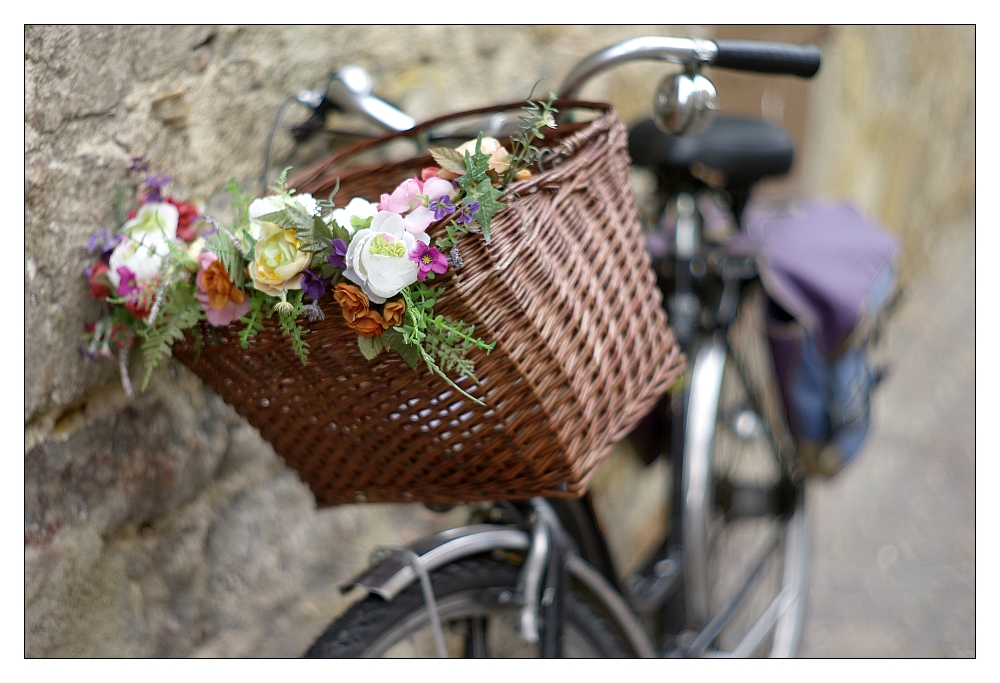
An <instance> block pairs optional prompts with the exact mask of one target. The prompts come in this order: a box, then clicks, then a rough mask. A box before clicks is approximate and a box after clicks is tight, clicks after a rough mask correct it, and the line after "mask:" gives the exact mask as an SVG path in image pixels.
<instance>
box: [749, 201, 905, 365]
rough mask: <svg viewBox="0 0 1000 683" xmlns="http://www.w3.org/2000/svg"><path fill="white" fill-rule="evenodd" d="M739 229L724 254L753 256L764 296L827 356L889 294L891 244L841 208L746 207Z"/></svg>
mask: <svg viewBox="0 0 1000 683" xmlns="http://www.w3.org/2000/svg"><path fill="white" fill-rule="evenodd" d="M744 228H745V233H744V235H741V238H739V239H737V240H734V242H733V244H732V247H731V248H732V250H733V251H737V252H739V251H746V250H748V249H750V250H752V251H753V252H754V253H756V254H757V256H758V262H759V267H760V271H761V280H762V281H763V283H764V287H765V288H766V289H767V292H768V294H769V295H770V296H771V297H772V298H773V299H774V300H775V301H777V302H778V303H779V304H780V305H781V306H782V307H783V308H785V309H786V310H787V311H788V312H789V313H791V314H793V315H794V316H795V317H796V318H797V319H798V320H799V321H800V322H801V323H802V324H803V325H804V326H805V327H806V328H807V329H809V330H810V331H811V332H812V333H813V334H815V336H816V340H817V343H818V346H819V350H820V351H821V352H822V353H823V355H824V356H826V357H827V358H833V357H835V356H836V355H838V354H839V353H840V352H841V351H842V350H843V349H842V348H841V346H842V344H843V343H844V341H845V340H846V339H847V338H848V337H849V336H850V334H851V332H852V331H853V330H854V329H855V328H856V327H857V325H858V323H859V322H861V320H862V319H863V318H864V317H865V315H866V314H868V313H869V312H873V313H874V312H877V310H878V309H879V308H881V306H883V305H884V304H885V303H886V300H887V299H888V297H889V295H890V294H891V290H892V288H893V286H894V282H895V269H896V264H895V261H896V259H897V256H898V254H899V241H898V239H897V238H896V237H895V236H894V235H892V234H890V233H889V232H888V231H887V230H886V229H885V228H883V227H881V226H879V225H878V224H877V223H875V222H874V221H872V220H870V219H867V218H865V217H863V216H861V215H860V214H859V213H858V212H857V211H856V210H855V209H854V208H853V207H851V206H850V205H848V204H842V203H827V202H821V201H817V200H796V201H793V202H785V203H781V204H775V203H767V202H754V203H751V205H750V206H748V208H747V211H746V212H745V214H744Z"/></svg>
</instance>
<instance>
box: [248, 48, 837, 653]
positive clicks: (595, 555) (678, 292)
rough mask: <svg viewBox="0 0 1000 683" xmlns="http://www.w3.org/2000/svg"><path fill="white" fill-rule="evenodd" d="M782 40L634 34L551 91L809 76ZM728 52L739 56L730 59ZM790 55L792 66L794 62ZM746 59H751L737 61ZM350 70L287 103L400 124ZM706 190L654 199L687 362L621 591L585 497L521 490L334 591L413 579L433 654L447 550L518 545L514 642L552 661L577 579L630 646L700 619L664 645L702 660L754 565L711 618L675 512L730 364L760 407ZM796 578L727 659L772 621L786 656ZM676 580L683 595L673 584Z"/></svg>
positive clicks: (377, 557)
mask: <svg viewBox="0 0 1000 683" xmlns="http://www.w3.org/2000/svg"><path fill="white" fill-rule="evenodd" d="M761 45H763V44H761ZM787 47H788V46H775V45H770V46H769V47H768V49H769V50H771V52H770V53H769V54H765V53H764V51H762V52H760V53H759V54H756V55H754V54H751V53H753V51H754V50H755V49H757V48H754V47H753V46H751V47H747V44H743V43H739V44H737V42H732V41H730V42H729V43H726V44H725V45H724V44H723V42H719V43H713V42H712V41H705V40H697V39H677V38H660V37H644V38H636V39H633V40H630V41H625V42H623V43H619V44H617V45H613V46H611V47H609V48H607V49H605V50H602V51H600V52H598V53H595V54H594V55H592V56H591V57H589V58H587V59H586V60H584V61H583V62H581V63H580V64H579V65H578V66H577V67H576V68H575V69H574V70H573V71H572V72H571V73H570V74H569V76H567V78H566V80H565V81H564V83H563V86H562V88H561V90H560V97H561V98H573V97H575V96H576V94H577V93H578V92H579V91H580V89H581V88H582V86H583V85H584V84H585V83H586V82H587V81H588V80H589V79H591V78H592V77H594V76H595V75H596V74H598V73H600V72H602V71H604V70H606V69H608V68H611V67H613V66H616V65H619V64H621V63H624V62H627V61H633V60H642V59H653V60H660V61H667V62H672V63H676V64H680V65H682V67H683V68H684V69H685V71H686V72H689V73H696V72H697V70H698V69H699V68H700V67H701V66H702V65H706V64H712V63H719V64H720V65H722V66H727V65H728V66H735V64H736V63H737V62H738V61H740V60H743V61H744V63H743V65H742V66H738V67H735V68H742V69H744V70H751V71H764V72H776V73H795V74H797V75H805V76H811V75H812V74H813V73H815V70H816V69H818V63H819V62H818V51H815V48H812V50H813V52H814V53H815V54H813V53H809V54H808V55H805V53H803V52H802V51H799V53H798V56H797V57H796V58H797V59H799V60H800V63H799V64H798V66H797V67H796V68H797V69H798V71H796V70H795V69H791V70H788V68H789V67H781V68H778V67H776V66H775V65H776V64H778V63H780V62H781V59H782V58H783V57H784V58H787V57H788V55H782V54H781V52H782V50H783V49H785V48H787ZM740 50H746V51H747V52H746V53H745V54H736V53H739V51H740ZM748 55H749V57H748ZM776 55H777V56H776ZM755 59H756V60H757V61H756V62H755V61H754V60H755ZM768 60H770V61H768ZM810 60H813V61H814V62H815V64H813V63H812V62H811V61H810ZM791 61H793V62H794V61H795V58H792V60H791ZM727 62H728V63H727ZM807 62H808V63H807ZM751 63H753V65H752V66H750V65H749V64H751ZM356 71H357V67H347V68H346V69H342V70H341V71H338V72H336V73H335V74H334V76H331V79H330V81H329V82H328V83H327V86H326V87H325V88H322V89H317V90H316V91H304V92H303V93H300V95H299V98H298V99H299V101H300V102H303V103H306V104H309V105H310V106H312V107H314V109H315V110H316V112H317V114H321V113H322V112H323V111H325V108H330V107H334V108H339V109H341V110H346V111H356V112H359V113H363V114H365V115H367V116H368V117H369V118H370V119H372V120H373V121H375V122H376V123H378V124H379V125H381V126H383V127H385V128H391V129H396V130H404V129H408V128H409V127H412V125H413V124H412V120H407V119H406V118H405V114H402V112H398V111H397V110H395V109H394V108H391V107H389V106H388V105H385V106H384V107H383V106H381V105H380V104H379V103H380V102H381V101H380V100H378V99H377V98H374V97H373V96H372V95H371V83H370V79H369V80H367V81H366V80H365V79H364V78H362V77H361V75H359V74H358V73H356ZM364 75H365V76H367V74H364ZM348 76H350V77H352V78H353V80H352V78H348ZM382 104H384V103H382ZM362 105H364V106H362ZM324 107H325V108H324ZM373 112H374V113H373ZM510 123H511V122H510V121H509V120H507V119H506V118H504V119H503V120H499V119H497V118H496V117H493V118H492V119H491V120H489V121H483V122H475V125H474V126H473V127H476V128H477V131H476V132H478V130H485V131H487V132H488V133H489V134H491V135H495V136H502V135H503V134H504V131H506V130H507V128H508V127H509V124H510ZM321 125H322V117H321V116H314V117H313V118H312V119H310V120H309V121H308V122H307V123H306V124H304V125H303V126H299V127H298V128H297V129H296V137H297V139H298V137H299V135H300V134H301V133H303V131H305V132H307V133H308V132H309V131H312V132H315V131H317V130H319V128H320V127H321ZM276 127H277V121H276V122H275V128H276ZM470 130H471V129H470ZM476 132H473V133H472V134H471V136H470V135H464V132H452V133H450V134H449V137H451V136H459V137H463V136H464V137H474V136H475V134H476ZM272 133H273V130H272ZM269 148H270V143H269ZM268 162H269V159H268V160H266V161H265V177H264V181H265V183H266V180H267V177H266V176H267V166H266V164H267V163H268ZM682 185H683V186H682ZM710 191H712V190H711V189H710V188H708V186H707V185H705V184H704V183H702V182H701V181H699V180H698V179H697V178H695V177H694V176H690V177H688V178H686V179H685V182H684V183H682V184H679V185H677V186H676V187H673V188H669V190H668V192H667V193H665V195H666V196H665V197H664V199H665V200H666V203H667V204H669V203H670V202H673V205H672V206H673V208H676V210H677V216H678V218H677V221H676V227H675V230H674V236H673V237H674V242H673V250H672V253H671V255H670V256H669V262H670V265H671V266H672V268H673V281H672V282H670V283H669V286H667V287H665V288H664V289H666V290H668V291H665V292H664V293H665V295H667V296H666V303H667V306H668V309H669V313H670V319H671V324H672V326H673V328H674V330H675V332H676V335H677V338H678V342H679V344H680V346H681V349H682V351H684V352H685V353H687V354H688V355H689V357H693V358H694V364H693V368H692V369H691V370H690V371H689V373H688V374H687V375H686V381H685V382H684V385H685V387H686V388H682V389H680V390H676V391H674V392H672V393H671V394H670V398H669V400H670V407H671V414H672V420H673V426H672V432H671V433H672V442H671V454H672V457H673V458H675V462H674V467H673V468H672V475H671V476H672V482H671V486H672V490H673V495H672V500H673V507H672V509H671V510H670V512H669V515H670V519H669V520H668V528H669V529H670V531H669V535H668V538H667V540H666V542H665V544H664V546H663V547H662V548H661V551H660V552H659V553H658V554H657V555H656V557H655V558H654V560H653V561H652V562H651V563H650V565H649V566H648V567H647V569H646V571H645V572H644V573H643V575H641V576H638V577H635V579H634V580H633V581H632V582H631V583H630V585H629V587H628V589H627V590H622V589H621V587H619V586H617V585H616V584H617V578H616V575H615V571H614V568H613V566H612V562H611V559H610V553H609V551H608V547H607V543H606V541H605V539H604V536H603V534H602V533H601V530H600V528H599V526H598V524H597V521H596V516H595V514H594V511H593V509H592V507H591V506H590V502H589V499H588V498H584V499H581V500H565V499H560V500H545V499H542V498H534V499H532V500H531V501H530V502H527V503H525V502H522V503H520V504H515V503H511V502H508V501H502V502H500V503H498V504H497V505H496V506H495V507H494V508H493V509H494V510H497V511H498V514H497V517H498V519H496V520H493V519H491V520H490V521H491V522H494V523H488V524H482V523H480V524H470V525H467V526H463V527H458V528H454V529H449V530H448V531H444V532H441V533H439V534H435V535H434V536H430V537H428V538H425V539H421V540H419V541H417V542H415V543H414V544H412V545H411V546H409V547H408V548H406V549H382V550H378V551H376V552H375V553H374V554H373V558H372V559H373V564H372V566H371V567H370V568H369V569H367V570H365V571H364V572H362V573H361V574H359V575H358V576H357V577H355V578H354V579H352V580H351V581H349V582H347V583H346V584H344V585H343V586H342V587H341V590H342V592H345V593H346V592H347V591H349V590H351V589H353V588H355V587H360V588H362V589H364V590H365V591H367V592H369V593H375V594H377V595H379V596H381V597H382V598H383V599H385V600H387V601H392V600H394V599H395V598H396V596H398V595H399V594H400V592H402V591H403V590H404V589H406V588H407V587H408V586H410V585H412V584H414V583H415V582H416V581H418V580H419V581H421V582H422V585H423V588H424V597H425V601H426V602H427V604H428V610H429V613H430V615H431V621H432V627H433V631H434V635H435V643H436V647H437V651H438V654H439V656H440V655H442V654H444V645H443V639H442V637H441V623H440V619H439V618H438V616H437V611H436V605H435V597H434V594H433V590H432V588H431V583H430V580H429V578H428V576H429V573H430V572H433V571H434V570H436V569H439V568H441V567H444V566H446V565H448V564H450V563H453V562H455V561H457V560H459V559H462V558H465V557H470V556H473V555H478V554H482V553H487V552H500V553H517V554H522V553H523V554H524V560H523V568H522V570H521V578H520V580H519V582H518V587H517V593H516V595H513V596H511V598H510V599H511V600H513V601H514V603H515V604H517V605H519V606H520V608H521V612H520V631H521V636H522V638H523V639H524V640H526V641H528V642H540V647H541V654H542V656H548V657H557V656H559V655H560V654H561V645H560V643H561V628H562V622H563V619H562V609H563V605H564V601H565V592H566V591H565V587H566V583H567V580H569V579H572V580H574V581H575V582H576V583H577V584H578V585H579V586H582V587H583V588H584V589H585V590H586V591H587V592H588V593H589V594H590V595H591V596H592V597H593V598H594V599H595V600H596V601H597V603H598V604H600V605H601V606H602V608H603V609H604V611H605V612H606V613H607V614H608V615H609V616H610V618H611V619H612V620H613V622H614V623H615V624H616V626H617V628H618V630H619V632H620V634H621V636H622V637H623V638H624V640H625V642H626V643H627V644H628V646H629V647H630V648H631V650H632V653H633V654H634V655H636V656H640V657H653V656H657V649H656V648H655V647H654V645H653V642H654V641H653V640H651V637H650V634H649V633H648V632H647V630H646V629H645V628H644V626H643V624H642V621H641V620H640V617H639V616H637V615H638V614H643V615H650V614H655V613H657V612H660V613H661V614H664V613H667V612H669V613H670V615H671V617H670V619H672V620H671V621H669V623H665V624H664V627H663V629H661V630H667V631H674V632H676V630H677V629H678V628H680V627H681V625H682V624H683V623H685V622H690V623H694V624H697V626H698V627H699V631H698V632H697V633H695V634H693V637H692V638H691V639H690V640H689V641H688V642H687V643H686V644H684V645H682V647H680V648H679V649H677V650H675V654H682V655H691V656H701V655H704V654H706V653H708V648H709V646H710V644H711V643H712V642H713V641H714V639H715V638H716V636H717V635H718V634H719V633H720V632H721V630H722V628H723V627H724V626H725V625H726V622H727V621H728V620H729V619H730V618H731V617H732V614H733V612H734V610H735V609H736V607H737V605H738V602H739V600H741V599H742V596H743V594H745V592H746V590H747V587H748V586H749V584H750V582H752V581H753V579H754V577H755V576H756V573H757V572H758V571H759V569H760V566H761V564H762V563H758V564H757V565H756V566H755V567H752V568H751V571H750V572H749V574H748V575H747V576H746V577H745V582H744V584H743V585H742V587H741V588H739V589H738V590H736V591H735V593H734V595H733V597H732V600H731V603H732V604H727V605H725V606H724V607H723V609H722V610H720V611H718V612H717V613H715V614H712V613H711V610H710V608H709V604H708V599H707V594H708V589H707V587H706V586H705V585H704V581H703V580H702V579H703V577H704V576H705V572H704V565H705V564H706V562H707V559H706V557H704V556H703V553H701V551H700V550H699V549H697V544H694V543H692V542H691V539H694V538H699V537H703V536H704V535H705V533H706V531H705V528H703V527H704V522H705V520H706V518H707V515H704V514H703V515H691V514H685V510H688V511H690V510H691V509H698V506H699V505H700V506H702V507H707V506H708V505H709V504H710V499H711V497H712V492H711V491H710V490H709V486H710V479H711V478H710V473H709V471H708V469H707V463H708V462H709V460H708V458H709V455H708V454H709V453H710V452H711V448H712V439H713V433H714V430H715V419H716V412H717V407H718V402H719V396H720V391H721V386H722V377H723V370H724V368H725V367H726V364H727V363H728V362H732V363H733V364H734V366H735V369H736V370H737V372H738V373H739V375H740V376H741V377H742V381H743V384H744V386H745V387H746V389H747V391H748V393H749V395H750V402H751V404H752V406H753V409H754V410H756V411H757V413H758V414H760V413H761V410H760V401H759V398H758V397H756V396H754V395H753V389H752V387H751V385H750V383H749V381H748V379H747V377H746V372H745V371H744V369H743V368H741V367H739V360H738V358H737V354H734V353H733V352H732V349H731V348H730V347H729V341H728V336H729V329H730V325H731V324H732V323H733V322H734V320H735V318H736V314H737V311H738V310H739V307H740V302H741V301H742V299H743V297H744V295H745V293H746V291H747V287H746V285H747V283H749V282H752V281H753V280H754V279H755V278H756V273H755V272H754V270H753V268H752V259H747V258H745V257H744V258H742V259H741V258H738V257H724V258H722V259H721V260H720V261H719V263H718V264H716V266H715V267H713V268H711V269H709V268H707V267H706V262H707V259H706V258H705V256H706V252H705V250H706V245H705V244H704V242H703V241H702V239H701V223H702V216H701V214H700V212H699V210H698V207H697V202H696V201H695V197H694V196H693V195H694V194H695V193H697V192H710ZM736 199H739V198H736ZM734 204H735V205H734V207H733V209H734V214H735V215H734V218H735V221H736V223H737V225H738V224H739V219H740V215H739V214H740V212H741V210H742V204H743V202H742V201H736V202H734ZM662 284H663V283H661V285H662ZM696 285H697V286H696ZM712 293H714V294H717V298H718V301H716V302H712V301H710V300H709V299H710V298H711V297H712ZM709 311H710V312H711V314H710V315H707V317H708V318H709V319H708V320H707V321H706V314H707V313H708V312H709ZM765 430H766V432H767V437H768V439H769V440H770V442H771V445H772V447H773V448H774V451H775V453H776V454H778V456H779V460H780V463H781V466H782V470H783V477H787V480H788V481H795V480H796V479H797V478H798V477H799V475H798V474H797V473H796V472H793V470H792V467H791V464H790V463H788V462H786V461H785V460H784V459H782V458H781V450H780V448H778V442H777V439H776V437H775V435H774V434H773V433H771V430H770V429H767V427H766V421H765ZM800 513H801V514H800ZM795 514H797V515H799V516H798V517H796V518H795V519H796V524H794V525H792V527H791V528H790V532H789V533H790V534H791V535H793V536H794V535H795V534H800V535H801V534H804V533H805V530H806V521H805V517H804V512H803V511H799V510H796V512H795ZM491 517H492V515H491ZM676 520H681V523H680V524H678V523H672V524H671V523H670V522H671V521H673V522H676ZM782 540H784V541H786V542H791V541H790V540H789V539H776V540H775V542H776V543H777V542H781V541H782ZM792 540H795V541H796V542H795V543H791V545H790V546H789V547H793V546H794V548H796V549H802V548H806V547H807V546H805V545H803V544H802V543H798V542H797V539H792ZM800 552H805V551H804V550H800ZM801 566H802V565H801V563H798V562H796V563H792V565H788V566H787V567H786V571H790V572H793V573H794V572H795V571H796V568H801ZM800 574H801V572H800ZM786 579H789V577H786ZM803 581H804V577H803V576H801V575H798V576H792V577H790V580H789V581H786V584H787V587H786V589H783V590H782V591H781V592H780V593H779V595H778V596H777V597H776V598H775V599H774V600H773V601H772V603H771V604H770V605H768V607H767V609H766V610H765V612H764V613H763V614H762V615H761V617H760V618H759V619H758V621H757V622H756V623H755V624H754V625H753V626H752V627H751V628H750V630H749V632H748V633H747V635H746V637H745V638H744V639H743V641H742V642H741V643H740V644H739V645H738V646H737V648H736V649H735V650H734V651H733V652H732V653H731V654H732V655H733V656H746V655H748V654H750V652H752V651H753V650H754V648H755V647H756V646H757V644H758V643H759V642H760V640H761V639H762V638H763V637H764V636H765V635H766V634H767V633H768V632H770V630H771V629H772V628H776V631H775V638H774V648H773V649H772V652H778V654H785V655H786V656H787V654H789V653H792V652H794V648H795V644H796V643H795V637H796V634H795V633H793V632H791V631H790V630H789V628H787V627H786V625H787V623H788V620H785V621H784V622H783V621H782V615H785V614H792V613H794V612H795V610H799V609H801V599H800V593H801V586H802V585H803V584H802V582H803ZM681 586H683V591H681V590H679V589H680V588H681ZM681 598H683V600H682V599H681ZM678 607H679V609H678ZM685 609H687V610H688V613H687V614H685V613H684V610H685ZM541 622H544V624H545V626H544V628H540V623H541ZM662 635H663V634H662V633H654V634H653V638H654V639H655V640H656V641H659V640H660V638H661V636H662Z"/></svg>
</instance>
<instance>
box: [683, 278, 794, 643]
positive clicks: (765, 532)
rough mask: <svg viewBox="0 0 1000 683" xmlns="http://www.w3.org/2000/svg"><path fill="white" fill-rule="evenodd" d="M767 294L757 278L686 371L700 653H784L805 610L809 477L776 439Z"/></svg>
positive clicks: (693, 588) (691, 606)
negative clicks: (729, 323) (723, 334)
mask: <svg viewBox="0 0 1000 683" xmlns="http://www.w3.org/2000/svg"><path fill="white" fill-rule="evenodd" d="M763 301H764V298H763V294H762V292H761V291H760V290H759V289H752V290H750V292H749V295H748V296H746V297H745V298H744V302H743V304H742V305H741V310H740V317H739V318H738V319H737V321H736V323H735V324H734V326H733V328H731V330H730V336H729V339H728V342H729V343H728V344H726V343H723V342H721V341H718V340H715V341H708V342H706V343H705V344H704V345H702V346H701V348H700V349H699V351H698V353H697V354H696V360H695V364H694V368H693V370H692V376H691V377H692V379H691V391H690V396H689V405H688V424H687V429H686V433H685V453H684V474H683V477H684V484H683V486H684V521H683V525H684V532H683V534H684V550H685V564H684V580H685V581H684V584H685V591H684V595H685V601H684V602H685V605H684V608H685V616H686V618H687V620H688V626H689V627H691V628H692V629H693V630H694V631H696V632H697V633H698V634H699V635H698V636H695V638H696V640H697V639H698V638H699V637H700V639H701V642H692V643H691V646H692V647H693V650H695V651H696V654H712V653H714V654H722V653H726V654H732V655H735V656H773V657H791V656H794V655H795V652H796V650H797V648H798V642H799V637H800V633H801V628H802V622H803V621H804V607H805V594H806V587H807V582H808V581H807V579H808V564H809V523H808V518H807V516H806V508H805V481H804V478H803V477H800V476H798V474H797V473H795V472H793V471H792V466H791V463H790V461H789V458H788V457H787V455H784V454H782V452H781V451H782V448H781V446H779V443H781V439H784V438H786V436H785V431H784V430H785V429H786V428H785V427H784V426H783V423H779V422H778V420H780V419H781V418H780V416H776V412H775V411H776V409H779V408H777V407H776V405H775V404H774V401H776V400H778V399H777V395H776V393H775V392H774V391H773V389H774V387H773V384H769V383H770V382H772V380H771V378H772V377H773V374H771V373H773V370H772V366H771V362H770V355H769V350H768V346H767V339H766V336H765V333H764V330H765V328H764V325H763V317H762V315H761V313H762V311H763ZM757 567H760V569H759V570H758V571H757V572H756V574H755V573H754V570H755V569H756V568H757ZM751 577H753V578H752V580H750V579H751ZM745 586H746V588H745V589H744V587H745ZM741 590H745V594H744V595H743V596H742V598H740V597H739V593H740V592H741ZM734 605H735V607H734V608H733V609H729V608H730V607H733V606H734ZM726 614H729V615H730V616H729V618H728V619H725V618H724V617H725V615H726ZM723 621H724V623H721V622H723Z"/></svg>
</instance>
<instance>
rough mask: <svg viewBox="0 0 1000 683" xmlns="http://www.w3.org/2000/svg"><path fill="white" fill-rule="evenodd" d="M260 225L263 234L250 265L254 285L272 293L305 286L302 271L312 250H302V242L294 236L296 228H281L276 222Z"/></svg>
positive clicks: (277, 294)
mask: <svg viewBox="0 0 1000 683" xmlns="http://www.w3.org/2000/svg"><path fill="white" fill-rule="evenodd" d="M260 225H261V228H260V238H259V239H258V240H257V246H255V247H254V250H253V261H251V262H250V266H249V268H248V270H249V271H250V277H251V279H252V280H253V286H254V287H256V288H257V289H259V290H260V291H262V292H264V293H265V294H269V295H271V296H281V292H282V291H283V290H288V289H302V271H303V270H305V268H306V266H308V265H309V261H310V259H311V257H312V254H310V253H309V252H305V251H299V245H300V244H301V242H299V240H297V239H295V231H294V230H282V229H281V228H279V227H278V226H277V225H275V224H274V223H267V222H261V224H260Z"/></svg>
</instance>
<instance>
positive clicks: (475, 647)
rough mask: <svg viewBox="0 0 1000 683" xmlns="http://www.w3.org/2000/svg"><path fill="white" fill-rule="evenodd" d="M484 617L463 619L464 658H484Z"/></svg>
mask: <svg viewBox="0 0 1000 683" xmlns="http://www.w3.org/2000/svg"><path fill="white" fill-rule="evenodd" d="M486 623H487V622H486V617H469V618H468V619H466V620H465V629H466V630H465V653H464V654H463V656H464V657H466V658H471V659H485V658H486Z"/></svg>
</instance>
